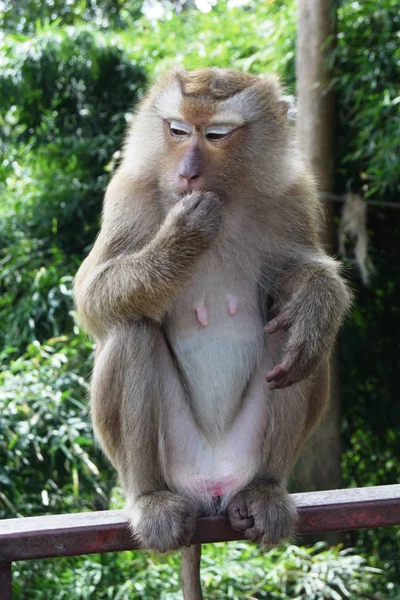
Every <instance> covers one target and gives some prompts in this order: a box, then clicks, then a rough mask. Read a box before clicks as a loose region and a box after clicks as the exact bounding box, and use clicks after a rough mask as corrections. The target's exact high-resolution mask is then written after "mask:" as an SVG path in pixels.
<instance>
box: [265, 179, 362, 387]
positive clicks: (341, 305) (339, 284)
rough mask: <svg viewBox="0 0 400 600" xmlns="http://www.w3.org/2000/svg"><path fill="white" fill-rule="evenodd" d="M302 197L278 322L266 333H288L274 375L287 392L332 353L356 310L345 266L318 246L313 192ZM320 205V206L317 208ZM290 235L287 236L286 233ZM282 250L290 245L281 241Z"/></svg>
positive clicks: (280, 284) (282, 274)
mask: <svg viewBox="0 0 400 600" xmlns="http://www.w3.org/2000/svg"><path fill="white" fill-rule="evenodd" d="M303 191H304V193H303V194H300V195H298V196H297V197H295V198H296V200H297V204H296V209H295V210H294V211H293V213H294V214H295V216H296V222H292V223H291V227H292V231H293V232H295V233H294V234H293V236H292V241H291V242H290V243H288V242H287V241H286V247H288V246H289V248H288V251H287V252H285V251H283V252H282V254H283V257H282V256H281V259H282V262H280V268H279V271H278V273H276V274H275V284H274V286H273V288H274V289H273V291H272V297H273V307H272V318H271V320H270V321H269V322H268V323H267V325H266V327H265V331H266V332H267V334H269V335H272V334H274V333H276V332H277V331H278V330H286V331H288V339H287V342H286V346H285V348H284V352H283V357H282V360H281V362H280V363H279V364H278V365H276V366H275V367H274V368H273V369H272V370H271V371H270V372H269V373H268V374H267V381H268V382H269V386H270V388H284V387H288V386H290V385H293V384H294V383H297V382H299V381H301V380H302V379H305V378H306V377H308V376H309V375H310V374H311V373H312V372H313V371H314V369H315V367H316V366H317V365H318V364H319V362H320V361H321V360H322V359H323V358H324V357H325V356H327V355H328V354H329V352H330V351H331V350H332V348H333V345H334V341H335V337H336V334H337V332H338V329H339V326H340V324H341V321H342V319H343V317H344V315H345V313H346V311H347V310H348V309H349V307H350V302H351V293H350V291H349V289H348V286H347V284H346V282H345V281H344V280H343V278H342V276H341V274H340V263H338V262H337V261H335V260H334V259H333V258H331V257H329V256H328V255H327V254H326V253H325V251H324V250H323V249H322V248H321V246H320V245H319V243H318V236H317V230H316V217H317V216H318V214H317V210H318V209H316V210H315V211H314V213H313V210H314V208H315V207H316V206H317V202H318V200H317V199H316V197H315V195H313V194H312V191H313V190H312V189H311V190H310V189H309V188H307V186H306V187H305V188H303ZM313 207H314V208H313ZM285 235H287V232H286V233H285ZM277 245H278V246H279V245H280V247H281V248H284V247H285V244H284V243H283V242H281V244H279V243H278V244H277Z"/></svg>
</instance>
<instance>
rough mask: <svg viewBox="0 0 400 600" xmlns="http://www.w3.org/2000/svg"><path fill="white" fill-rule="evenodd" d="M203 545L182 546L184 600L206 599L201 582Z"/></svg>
mask: <svg viewBox="0 0 400 600" xmlns="http://www.w3.org/2000/svg"><path fill="white" fill-rule="evenodd" d="M200 560H201V545H200V544H196V545H194V546H189V547H187V548H182V558H181V582H182V591H183V598H184V600H204V599H203V592H202V591H201V583H200Z"/></svg>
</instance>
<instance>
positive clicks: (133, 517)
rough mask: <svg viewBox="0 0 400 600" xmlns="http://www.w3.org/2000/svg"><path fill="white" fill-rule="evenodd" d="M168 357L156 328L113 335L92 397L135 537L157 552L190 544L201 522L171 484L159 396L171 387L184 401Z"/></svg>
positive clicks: (99, 362) (128, 328) (130, 328)
mask: <svg viewBox="0 0 400 600" xmlns="http://www.w3.org/2000/svg"><path fill="white" fill-rule="evenodd" d="M166 352H168V348H167V345H166V343H165V340H164V338H163V334H162V332H161V331H160V329H159V328H158V327H157V326H156V325H154V324H152V323H151V322H130V323H127V324H124V325H121V326H119V327H116V328H114V329H113V330H112V331H111V332H110V334H109V336H108V337H107V339H106V341H105V342H104V343H103V346H102V348H100V350H99V352H98V356H97V357H96V364H95V368H94V373H93V382H92V395H91V407H92V416H93V423H94V428H95V431H96V434H97V436H98V437H99V439H100V440H101V443H102V445H103V447H104V449H105V451H106V453H107V454H108V456H109V458H110V460H111V461H112V462H113V464H114V466H115V467H116V469H117V470H118V473H119V476H120V479H121V483H122V486H123V489H124V492H125V496H126V509H125V512H126V515H127V517H128V519H129V521H130V523H131V525H132V529H133V532H134V534H135V537H137V539H138V540H139V541H140V544H141V546H142V547H143V548H146V549H153V550H157V551H159V552H166V551H168V550H172V549H175V548H178V547H179V546H181V545H182V544H189V541H190V538H191V536H192V534H193V531H194V527H195V519H196V514H197V513H196V507H195V506H194V504H193V502H192V501H191V500H190V499H188V498H186V497H184V496H181V495H179V494H176V493H173V492H172V491H170V490H168V487H167V483H166V479H165V468H164V463H165V461H164V459H163V452H164V449H163V439H164V429H163V427H164V425H163V422H165V421H167V419H168V415H166V414H163V409H164V410H165V408H166V407H165V404H164V402H165V399H163V398H162V394H161V391H163V392H164V390H166V389H167V386H169V387H168V389H169V391H170V393H171V394H183V391H182V390H181V389H180V388H179V385H180V384H179V378H178V375H177V373H174V372H172V369H173V368H174V367H173V363H172V360H171V357H168V356H165V354H166ZM167 369H170V370H171V372H168V371H167Z"/></svg>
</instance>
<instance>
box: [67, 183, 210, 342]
mask: <svg viewBox="0 0 400 600" xmlns="http://www.w3.org/2000/svg"><path fill="white" fill-rule="evenodd" d="M113 213H115V209H114V211H113ZM124 213H125V214H126V218H125V216H124V214H123V213H121V218H120V220H119V221H118V223H117V226H116V225H115V218H114V223H113V224H112V225H111V226H110V224H108V223H107V212H106V211H105V215H106V216H105V222H104V223H103V228H102V231H101V233H100V235H99V237H98V239H97V241H96V244H95V246H94V247H93V250H92V251H91V253H90V254H89V256H88V257H87V259H86V260H85V261H84V263H83V264H82V266H81V268H80V269H79V271H78V274H77V277H76V281H75V290H74V291H75V300H76V305H77V309H78V314H79V317H80V320H81V322H82V324H83V326H84V327H85V329H86V330H87V331H88V332H89V333H90V334H92V335H94V336H95V337H97V338H101V337H102V336H103V335H104V334H106V332H107V331H108V330H109V329H110V328H111V327H113V326H115V325H117V324H118V323H121V322H123V321H128V320H132V319H135V318H136V319H138V318H143V317H144V318H150V319H154V320H160V319H161V318H162V316H163V314H164V313H165V311H166V310H167V308H168V306H169V305H170V303H171V302H172V300H173V299H174V297H175V296H176V295H177V294H178V292H179V291H180V290H181V289H182V287H183V286H184V285H186V284H187V283H188V281H189V280H190V278H191V277H192V275H193V272H194V270H195V267H196V265H197V259H198V258H199V257H200V255H201V254H202V252H203V251H204V250H205V249H206V248H208V246H209V245H210V243H211V242H212V240H213V239H214V237H215V236H216V234H217V233H218V229H219V224H220V215H219V201H218V199H217V198H216V197H215V196H214V195H213V194H211V193H203V194H200V193H193V194H191V195H188V196H186V197H184V198H183V199H182V200H181V201H179V202H178V203H177V204H176V205H175V206H174V208H173V209H172V210H171V211H170V212H169V214H168V215H167V218H166V219H165V221H164V222H163V223H162V225H161V227H160V228H159V230H158V231H157V233H156V234H155V236H154V237H153V239H151V240H150V241H149V242H148V243H147V244H145V245H143V243H142V244H141V245H142V247H140V245H139V248H140V249H139V250H137V251H135V250H132V238H135V230H136V238H137V239H136V242H137V240H138V239H139V236H138V233H137V230H138V224H137V223H135V230H132V229H131V228H132V227H133V225H132V222H130V220H129V213H128V212H125V211H124ZM114 216H115V215H114ZM116 248H117V249H118V251H119V253H118V255H117V256H115V253H116ZM113 255H114V256H113Z"/></svg>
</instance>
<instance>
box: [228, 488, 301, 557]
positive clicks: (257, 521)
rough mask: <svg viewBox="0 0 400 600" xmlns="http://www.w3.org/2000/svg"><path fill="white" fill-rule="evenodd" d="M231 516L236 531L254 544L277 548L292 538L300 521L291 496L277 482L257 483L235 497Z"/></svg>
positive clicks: (231, 502) (230, 506) (231, 522)
mask: <svg viewBox="0 0 400 600" xmlns="http://www.w3.org/2000/svg"><path fill="white" fill-rule="evenodd" d="M227 512H228V517H229V521H230V524H231V526H232V527H233V529H237V530H238V531H243V532H244V535H245V537H246V538H247V539H248V540H251V541H252V542H256V543H260V544H265V545H267V546H273V545H276V544H279V543H280V542H281V541H283V540H285V539H287V538H290V537H291V535H292V532H293V525H294V523H295V522H296V519H297V512H296V507H295V506H294V504H293V502H292V500H291V498H290V496H289V495H288V494H287V492H286V491H285V490H284V489H282V488H281V487H280V486H279V485H277V484H274V483H263V482H259V483H254V484H252V485H250V486H249V487H247V488H246V489H244V490H242V491H241V492H239V493H238V494H236V496H234V497H233V498H232V500H231V501H230V503H229V505H228V509H227Z"/></svg>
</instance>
